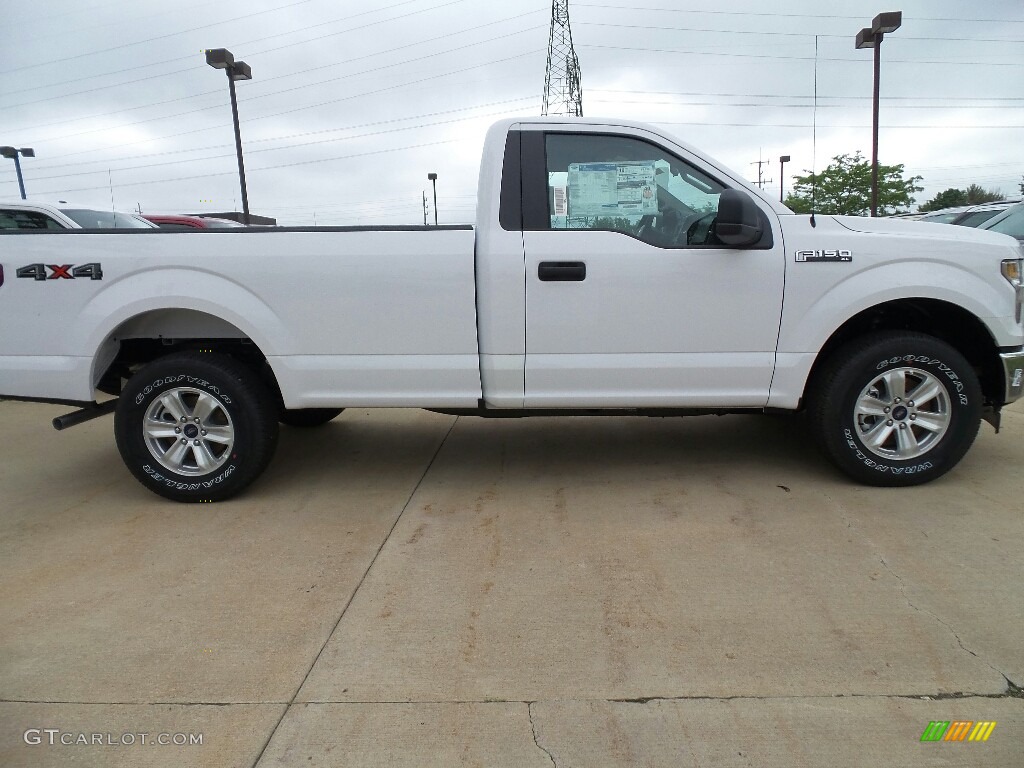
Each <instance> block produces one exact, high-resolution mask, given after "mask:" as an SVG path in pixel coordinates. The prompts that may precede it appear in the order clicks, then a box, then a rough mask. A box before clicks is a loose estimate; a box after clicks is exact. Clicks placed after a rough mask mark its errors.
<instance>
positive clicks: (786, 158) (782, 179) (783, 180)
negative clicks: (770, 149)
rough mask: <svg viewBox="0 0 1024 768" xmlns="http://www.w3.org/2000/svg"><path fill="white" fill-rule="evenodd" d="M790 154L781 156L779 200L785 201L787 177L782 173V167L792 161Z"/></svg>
mask: <svg viewBox="0 0 1024 768" xmlns="http://www.w3.org/2000/svg"><path fill="white" fill-rule="evenodd" d="M790 159H791V158H790V157H789V155H783V156H782V157H780V158H779V202H780V203H781V202H783V200H782V195H783V193H784V192H785V189H786V177H785V176H783V175H782V169H783V168H784V167H785V166H786V163H788V162H789V161H790Z"/></svg>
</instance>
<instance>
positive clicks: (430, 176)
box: [427, 173, 437, 227]
mask: <svg viewBox="0 0 1024 768" xmlns="http://www.w3.org/2000/svg"><path fill="white" fill-rule="evenodd" d="M427 179H429V181H430V183H431V184H433V185H434V226H435V227H436V226H437V174H436V173H428V174H427Z"/></svg>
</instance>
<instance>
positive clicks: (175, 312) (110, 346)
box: [96, 309, 280, 398]
mask: <svg viewBox="0 0 1024 768" xmlns="http://www.w3.org/2000/svg"><path fill="white" fill-rule="evenodd" d="M104 350H107V353H106V355H104V354H103V352H104ZM183 350H197V351H202V352H215V353H218V354H222V355H227V356H229V357H232V358H234V359H235V360H238V361H239V362H241V363H243V364H245V365H246V366H247V367H249V368H251V369H252V370H253V371H256V372H257V373H259V374H260V376H261V377H263V379H264V380H265V382H266V384H267V385H268V386H269V387H270V390H271V393H272V394H274V395H275V397H278V398H280V387H279V385H278V383H277V379H276V377H275V376H274V372H273V370H271V368H270V365H269V364H268V363H267V356H266V355H265V354H264V353H263V350H261V349H260V348H259V346H258V345H257V344H256V343H255V342H253V340H252V339H250V338H249V337H248V336H247V335H246V334H245V333H244V332H243V331H242V330H241V329H239V328H238V327H237V326H235V325H233V324H231V323H229V322H227V321H226V320H223V319H221V318H219V317H216V316H215V315H210V314H207V313H205V312H199V311H196V310H190V309H158V310H151V311H149V312H144V313H142V314H140V315H136V316H135V317H132V318H130V319H128V320H125V321H124V322H123V323H121V324H120V325H119V326H118V327H117V328H115V329H114V331H113V332H112V333H111V334H110V336H109V337H107V340H106V341H105V342H104V344H103V345H102V347H101V352H100V355H99V356H98V357H103V358H106V357H108V356H110V355H113V356H112V357H111V358H110V362H109V363H107V364H105V365H101V367H102V370H101V371H97V373H98V374H99V375H98V376H97V384H96V388H97V389H99V390H100V391H101V392H106V393H108V394H113V395H118V394H120V392H121V385H122V383H123V380H125V379H128V378H130V377H131V376H132V375H133V374H134V373H135V371H137V370H138V369H139V368H141V367H142V366H144V365H145V364H147V363H150V362H152V361H153V360H156V359H158V358H161V357H164V356H166V355H169V354H171V353H173V352H181V351H183Z"/></svg>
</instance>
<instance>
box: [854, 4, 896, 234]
mask: <svg viewBox="0 0 1024 768" xmlns="http://www.w3.org/2000/svg"><path fill="white" fill-rule="evenodd" d="M902 23H903V12H902V11H890V12H889V13H880V14H878V15H877V16H875V18H874V20H873V21H872V22H871V26H870V27H865V28H864V29H862V30H861V31H860V32H858V33H857V49H858V50H860V49H861V48H874V49H875V89H874V97H873V100H872V105H871V215H872V216H877V215H878V84H879V80H880V73H881V54H882V38H884V37H885V34H886V33H887V32H895V31H896V30H897V29H899V28H900V25H901V24H902Z"/></svg>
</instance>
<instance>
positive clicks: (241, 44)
mask: <svg viewBox="0 0 1024 768" xmlns="http://www.w3.org/2000/svg"><path fill="white" fill-rule="evenodd" d="M416 2H419V0H404V2H401V3H395V4H394V5H389V6H387V7H385V8H375V9H373V10H371V11H363V12H362V13H357V14H354V15H352V16H345V17H343V18H340V19H332V20H331V21H323V22H320V23H318V24H310V25H308V26H305V27H299V28H298V29H293V30H291V31H290V32H279V33H278V34H276V35H267V36H266V37H257V38H255V39H253V40H246V41H244V42H233V43H231V47H232V48H236V49H237V48H244V47H245V46H247V45H252V44H253V43H262V42H264V41H265V40H273V39H274V38H277V37H287V36H288V35H294V34H296V33H298V32H305V31H306V30H309V29H315V28H317V27H324V26H327V25H328V24H337V23H338V22H341V21H351V20H352V19H357V18H359V17H360V16H366V15H368V14H371V13H380V12H382V11H389V10H391V9H393V8H398V7H400V6H403V5H409V4H410V3H416ZM200 5H205V3H201V4H200ZM432 10H435V7H433V6H432V7H430V8H423V9H421V10H419V11H414V12H413V13H410V14H406V15H405V16H394V17H391V18H388V19H381V20H380V21H376V22H373V24H383V23H384V22H387V21H395V20H396V19H404V18H406V17H407V16H412V15H414V14H417V13H425V12H427V11H432ZM366 26H371V25H364V26H363V27H354V28H353V29H364V28H365V27H366ZM353 29H343V30H341V31H339V32H334V33H332V34H333V35H341V34H344V33H346V32H351V31H353ZM329 36H330V35H325V36H323V37H329ZM323 37H319V38H313V39H314V40H321V39H323ZM302 42H311V41H308V40H304V41H302ZM271 50H275V51H276V50H279V49H277V48H273V49H271ZM261 53H265V51H262V52H260V51H257V52H256V53H255V54H251V55H250V56H249V57H248V58H251V57H252V55H257V56H258V55H260V54H261ZM195 59H196V57H195V55H194V54H191V53H190V54H189V55H188V56H176V57H174V58H173V59H163V60H161V61H154V62H151V63H149V64H138V65H136V66H134V67H132V69H147V68H149V67H156V66H159V65H161V64H175V63H177V62H179V61H195ZM197 68H198V67H188V68H186V69H176V70H174V71H173V72H165V73H163V74H159V75H149V76H148V77H144V78H140V79H139V80H132V81H129V82H133V83H136V82H140V81H142V80H154V79H156V78H159V77H169V76H170V75H174V74H178V73H180V72H190V71H192V70H193V69H197ZM122 72H124V68H123V67H119V68H118V69H114V70H110V71H108V72H101V73H99V74H96V75H86V76H85V77H79V78H75V79H73V80H59V81H58V82H55V83H46V84H45V85H34V86H31V87H28V88H22V89H20V90H17V91H5V92H4V94H3V95H5V96H10V95H12V94H15V93H26V92H28V91H37V90H39V89H40V88H53V87H55V86H60V85H68V84H70V83H80V82H82V81H84V80H94V79H96V78H97V77H107V76H109V75H117V74H120V73H122ZM120 84H121V83H116V84H114V85H105V86H102V87H100V88H93V89H91V90H89V91H76V92H72V93H65V94H61V95H59V96H51V97H49V99H40V100H39V101H49V100H52V99H61V98H64V97H66V96H77V95H78V94H80V93H91V92H92V91H97V90H104V89H106V88H114V87H116V86H117V85H120ZM185 98H188V97H185ZM36 103H39V102H22V104H36ZM157 103H165V102H157ZM15 106H21V104H16V105H15ZM140 108H141V107H134V109H140Z"/></svg>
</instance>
